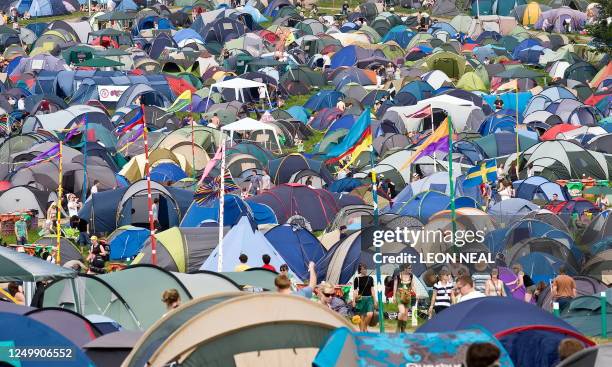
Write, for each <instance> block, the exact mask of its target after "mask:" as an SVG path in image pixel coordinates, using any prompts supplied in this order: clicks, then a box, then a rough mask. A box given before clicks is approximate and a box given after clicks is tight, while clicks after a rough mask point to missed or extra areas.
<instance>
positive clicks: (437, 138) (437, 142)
mask: <svg viewBox="0 0 612 367" xmlns="http://www.w3.org/2000/svg"><path fill="white" fill-rule="evenodd" d="M444 142H446V145H447V146H448V117H447V118H445V119H444V121H443V122H442V123H441V124H440V126H438V128H437V129H436V130H435V131H434V132H433V134H431V135H429V137H428V138H427V139H425V141H424V142H423V143H422V144H421V145H419V146H418V147H417V149H416V150H415V151H414V153H413V154H412V156H410V158H409V159H408V160H407V161H406V163H404V165H403V166H402V167H401V168H400V171H402V170H405V169H406V168H407V167H408V166H409V165H410V164H411V163H412V162H414V161H415V160H416V159H417V158H419V157H422V156H423V155H425V154H429V153H433V152H435V151H436V150H440V149H441V147H442V146H443V145H444ZM432 149H433V150H432ZM447 149H448V148H447Z"/></svg>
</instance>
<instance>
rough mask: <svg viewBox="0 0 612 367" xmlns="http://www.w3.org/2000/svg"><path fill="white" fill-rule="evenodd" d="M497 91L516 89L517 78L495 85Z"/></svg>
mask: <svg viewBox="0 0 612 367" xmlns="http://www.w3.org/2000/svg"><path fill="white" fill-rule="evenodd" d="M497 90H498V91H501V90H518V80H517V79H512V80H511V81H509V82H506V83H504V84H502V85H500V86H499V87H497Z"/></svg>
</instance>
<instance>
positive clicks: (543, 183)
mask: <svg viewBox="0 0 612 367" xmlns="http://www.w3.org/2000/svg"><path fill="white" fill-rule="evenodd" d="M512 186H514V189H515V196H516V197H517V198H521V199H525V200H530V201H532V200H535V199H537V200H544V201H546V202H548V201H550V200H552V196H553V195H554V194H557V196H558V197H559V200H561V201H564V200H568V199H570V195H569V192H568V191H567V188H566V187H564V186H561V185H559V184H558V183H556V182H551V181H549V180H548V179H547V178H544V177H542V176H532V177H528V178H526V179H524V180H518V181H514V182H513V183H512Z"/></svg>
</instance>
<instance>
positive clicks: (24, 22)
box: [19, 11, 93, 26]
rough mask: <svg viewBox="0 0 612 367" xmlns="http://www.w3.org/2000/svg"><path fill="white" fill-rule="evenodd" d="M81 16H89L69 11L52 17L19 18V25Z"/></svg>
mask: <svg viewBox="0 0 612 367" xmlns="http://www.w3.org/2000/svg"><path fill="white" fill-rule="evenodd" d="M92 14H93V13H92ZM83 17H89V13H87V12H80V11H77V12H74V13H70V14H66V15H58V16H54V17H36V18H30V19H21V20H20V21H19V25H20V26H27V25H28V24H32V23H43V22H44V23H51V22H53V21H55V20H74V19H80V18H83Z"/></svg>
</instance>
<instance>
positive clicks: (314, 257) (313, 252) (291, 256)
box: [265, 224, 327, 280]
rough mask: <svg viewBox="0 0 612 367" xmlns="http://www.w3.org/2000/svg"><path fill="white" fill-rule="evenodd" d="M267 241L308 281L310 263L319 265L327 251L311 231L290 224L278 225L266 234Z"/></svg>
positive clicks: (291, 267)
mask: <svg viewBox="0 0 612 367" xmlns="http://www.w3.org/2000/svg"><path fill="white" fill-rule="evenodd" d="M265 236H266V239H267V240H268V241H269V242H270V243H271V244H272V246H274V248H275V249H276V251H278V253H279V254H280V255H281V256H282V257H283V259H285V261H286V262H287V265H288V266H289V269H291V270H292V271H293V272H294V273H295V274H296V275H297V276H298V277H299V278H300V279H302V280H306V279H308V274H309V273H308V263H309V262H310V261H312V262H314V263H315V264H317V263H318V262H319V261H321V259H323V257H325V254H326V253H327V250H326V249H325V247H323V245H322V244H321V242H319V240H318V239H317V238H316V237H315V236H314V235H313V234H312V233H310V231H308V230H307V229H304V228H300V227H294V226H291V225H289V224H283V225H278V226H276V227H274V228H272V229H270V230H269V231H268V232H266V234H265Z"/></svg>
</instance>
